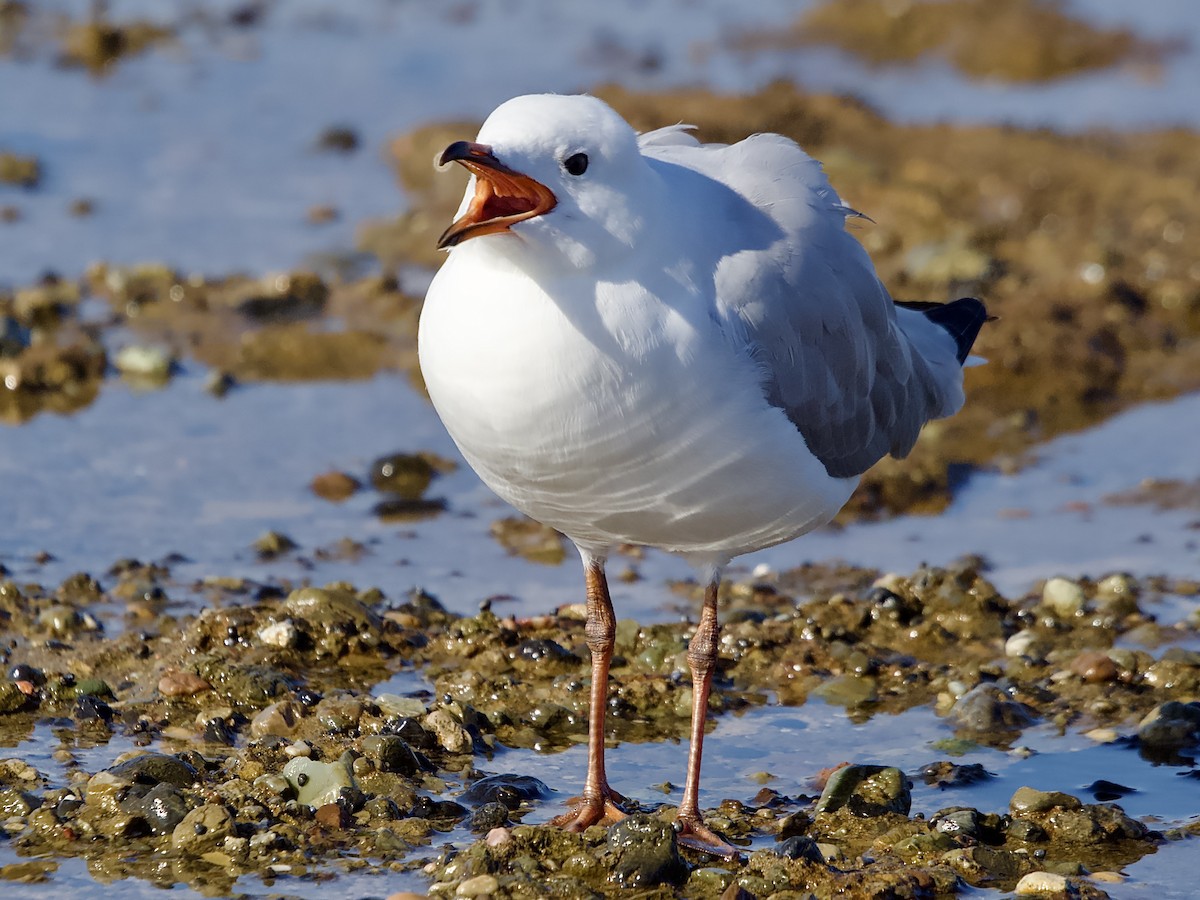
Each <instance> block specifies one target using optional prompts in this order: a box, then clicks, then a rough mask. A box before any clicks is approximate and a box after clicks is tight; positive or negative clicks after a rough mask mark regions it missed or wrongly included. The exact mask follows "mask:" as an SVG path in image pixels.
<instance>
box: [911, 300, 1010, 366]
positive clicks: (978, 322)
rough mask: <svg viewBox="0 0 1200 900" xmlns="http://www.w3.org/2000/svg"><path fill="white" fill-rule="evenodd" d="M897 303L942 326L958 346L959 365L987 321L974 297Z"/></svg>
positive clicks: (979, 303) (984, 311)
mask: <svg viewBox="0 0 1200 900" xmlns="http://www.w3.org/2000/svg"><path fill="white" fill-rule="evenodd" d="M898 305H899V306H904V307H907V308H908V309H915V310H916V311H917V312H920V313H922V314H924V316H925V318H927V319H928V320H929V321H930V322H933V323H934V324H936V325H940V326H941V327H942V328H944V329H945V330H946V332H947V333H948V334H949V335H950V337H952V338H954V343H955V345H956V346H957V347H958V353H957V356H958V363H959V365H962V364H963V363H964V362H966V361H967V356H968V355H969V354H970V352H971V346H972V345H973V344H974V343H975V338H976V337H977V336H978V335H979V329H980V328H982V327H983V323H984V322H987V321H989V318H988V313H987V309H986V308H985V307H984V305H983V301H982V300H977V299H976V298H974V297H963V298H962V299H961V300H952V301H951V302H949V303H904V302H898Z"/></svg>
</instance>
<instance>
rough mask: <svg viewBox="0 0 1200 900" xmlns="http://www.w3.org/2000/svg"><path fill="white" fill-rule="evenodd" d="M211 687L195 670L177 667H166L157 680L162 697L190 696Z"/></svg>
mask: <svg viewBox="0 0 1200 900" xmlns="http://www.w3.org/2000/svg"><path fill="white" fill-rule="evenodd" d="M211 688H212V685H211V684H209V683H208V681H207V680H205V679H203V678H201V677H200V676H199V675H197V674H196V673H195V672H180V671H179V670H177V669H167V671H166V672H164V673H163V676H162V678H160V679H159V680H158V692H159V693H160V694H162V695H163V696H164V697H191V696H193V695H195V694H199V693H200V692H201V691H207V690H210V689H211Z"/></svg>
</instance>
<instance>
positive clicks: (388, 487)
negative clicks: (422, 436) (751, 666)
mask: <svg viewBox="0 0 1200 900" xmlns="http://www.w3.org/2000/svg"><path fill="white" fill-rule="evenodd" d="M437 475H438V470H437V469H436V468H435V467H434V465H433V463H432V462H431V461H430V460H429V458H428V457H426V456H424V455H422V454H413V453H392V454H389V455H387V456H381V457H380V458H379V459H377V460H375V462H373V463H372V464H371V484H372V485H373V486H374V488H375V490H377V491H382V492H383V493H386V494H395V495H396V496H398V497H400V498H401V499H403V500H419V499H421V496H422V495H423V494H424V493H425V491H426V489H427V488H428V487H429V483H430V482H431V481H433V479H434V478H435V477H436V476H437Z"/></svg>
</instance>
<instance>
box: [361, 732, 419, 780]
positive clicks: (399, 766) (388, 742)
mask: <svg viewBox="0 0 1200 900" xmlns="http://www.w3.org/2000/svg"><path fill="white" fill-rule="evenodd" d="M362 749H363V752H364V753H366V754H367V755H368V756H369V757H371V758H372V759H374V760H375V762H376V763H377V765H378V766H379V771H381V772H395V773H396V774H398V775H404V776H405V777H407V778H413V777H414V776H416V774H417V773H418V772H420V771H421V763H420V761H419V760H418V759H417V754H416V753H414V752H413V749H412V747H410V746H408V744H407V743H405V742H404V740H403V739H402V738H399V737H397V736H396V735H394V734H383V735H371V736H370V737H367V738H364V739H363V742H362Z"/></svg>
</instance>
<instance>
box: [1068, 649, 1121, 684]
mask: <svg viewBox="0 0 1200 900" xmlns="http://www.w3.org/2000/svg"><path fill="white" fill-rule="evenodd" d="M1071 671H1072V672H1073V673H1074V674H1076V675H1078V676H1079V677H1080V678H1082V679H1083V680H1084V681H1085V682H1086V683H1087V684H1102V683H1104V682H1108V681H1116V679H1117V674H1118V670H1117V664H1116V663H1115V662H1113V661H1112V657H1110V656H1109V655H1108V654H1107V653H1105V652H1104V651H1103V650H1084V651H1083V652H1082V653H1080V654H1079V655H1078V656H1076V657H1075V659H1073V660H1072V661H1071Z"/></svg>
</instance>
